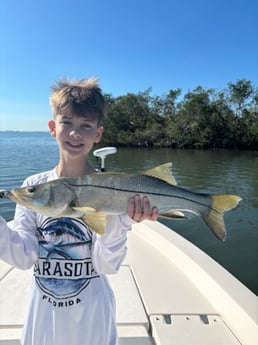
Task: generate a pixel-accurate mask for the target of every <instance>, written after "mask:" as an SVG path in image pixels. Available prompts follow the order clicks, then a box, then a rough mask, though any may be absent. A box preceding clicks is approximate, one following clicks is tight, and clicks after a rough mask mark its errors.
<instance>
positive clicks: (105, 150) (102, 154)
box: [93, 146, 117, 172]
mask: <svg viewBox="0 0 258 345" xmlns="http://www.w3.org/2000/svg"><path fill="white" fill-rule="evenodd" d="M116 152H117V148H116V147H113V146H110V147H102V148H101V149H97V150H95V151H93V156H95V157H97V159H100V160H101V164H100V171H102V172H103V171H105V158H106V156H108V155H112V154H114V153H116Z"/></svg>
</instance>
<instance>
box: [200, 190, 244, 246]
mask: <svg viewBox="0 0 258 345" xmlns="http://www.w3.org/2000/svg"><path fill="white" fill-rule="evenodd" d="M241 200H242V199H241V198H240V197H239V196H237V195H211V209H210V212H209V214H208V215H207V216H205V217H203V220H204V221H205V223H206V224H207V225H208V226H209V228H210V229H211V231H212V232H213V233H214V235H215V236H216V237H217V238H218V239H220V240H222V241H225V239H226V228H225V224H224V220H223V214H224V212H225V211H228V210H231V209H232V208H234V207H236V206H237V205H238V203H239V202H240V201H241Z"/></svg>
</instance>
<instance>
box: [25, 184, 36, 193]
mask: <svg viewBox="0 0 258 345" xmlns="http://www.w3.org/2000/svg"><path fill="white" fill-rule="evenodd" d="M27 191H28V192H29V193H35V192H36V187H35V186H32V187H28V188H27Z"/></svg>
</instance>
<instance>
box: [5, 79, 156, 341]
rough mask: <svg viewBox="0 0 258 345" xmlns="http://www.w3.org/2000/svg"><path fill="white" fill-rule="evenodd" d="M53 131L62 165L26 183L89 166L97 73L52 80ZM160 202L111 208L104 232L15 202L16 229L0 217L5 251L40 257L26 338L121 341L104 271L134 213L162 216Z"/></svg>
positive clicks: (121, 247) (100, 109)
mask: <svg viewBox="0 0 258 345" xmlns="http://www.w3.org/2000/svg"><path fill="white" fill-rule="evenodd" d="M52 91H53V92H52V95H51V97H50V104H51V108H52V111H53V120H51V121H49V123H48V126H49V131H50V134H51V135H52V137H54V138H55V139H56V141H57V144H58V147H59V162H58V164H57V166H56V167H55V168H54V169H53V170H51V171H46V172H43V173H40V174H37V175H34V176H31V177H29V178H27V179H26V180H25V182H24V184H23V185H24V186H25V185H33V184H37V183H43V182H47V181H50V180H53V179H56V178H62V177H77V176H80V175H84V174H91V173H93V172H94V169H93V168H92V167H91V165H90V163H89V161H88V154H89V152H90V150H91V149H92V147H93V146H94V144H95V143H98V142H99V141H100V140H101V136H102V133H103V127H102V125H101V122H102V119H103V117H104V114H105V102H104V97H103V95H102V93H101V89H100V88H99V86H98V84H97V80H96V79H94V78H90V79H88V80H86V79H83V80H79V81H67V80H61V81H59V82H57V84H56V85H55V86H54V87H53V88H52ZM157 215H158V211H157V209H156V208H155V207H154V208H151V207H150V203H149V201H148V199H147V198H143V199H141V198H140V197H139V196H138V195H136V196H135V197H133V198H131V199H130V200H129V201H128V215H122V216H107V221H106V223H107V225H106V232H105V234H104V235H103V236H99V235H97V234H96V233H94V232H92V231H91V230H90V229H89V228H88V227H87V226H85V224H84V223H83V222H82V221H81V220H80V219H71V218H66V217H63V218H58V219H53V218H49V217H46V216H43V215H41V214H38V213H36V212H34V211H32V210H29V209H26V208H24V207H22V206H19V205H18V206H17V207H16V212H15V219H14V227H13V230H14V231H11V230H10V229H9V228H8V226H7V224H6V222H5V220H4V219H3V218H1V217H0V258H1V259H2V260H4V261H6V262H8V263H9V264H11V265H14V266H16V267H18V268H21V269H28V268H30V267H32V266H33V265H34V279H33V285H32V291H31V297H30V304H29V310H28V315H27V319H26V322H25V325H24V330H23V336H22V341H21V343H22V345H115V344H117V333H116V321H115V301H114V296H113V292H112V290H111V287H110V285H109V283H108V280H107V278H106V274H110V273H115V272H117V271H118V269H119V267H120V265H121V263H122V261H123V259H124V257H125V254H126V238H127V231H129V230H130V229H131V224H132V222H133V221H137V222H139V221H142V220H144V219H151V220H156V219H157Z"/></svg>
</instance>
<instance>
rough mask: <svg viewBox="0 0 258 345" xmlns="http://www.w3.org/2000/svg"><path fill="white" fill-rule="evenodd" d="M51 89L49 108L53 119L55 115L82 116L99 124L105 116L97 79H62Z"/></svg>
mask: <svg viewBox="0 0 258 345" xmlns="http://www.w3.org/2000/svg"><path fill="white" fill-rule="evenodd" d="M51 89H52V94H51V96H50V106H51V109H52V112H53V116H54V118H55V117H56V115H57V114H59V115H72V116H83V117H86V118H90V119H96V120H97V122H98V124H100V123H101V121H102V119H103V118H104V116H105V114H106V105H105V99H104V96H103V95H102V91H101V88H100V87H99V85H98V79H97V78H89V79H81V80H68V79H66V78H64V79H60V80H58V81H57V82H56V84H55V85H53V86H52V87H51Z"/></svg>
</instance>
